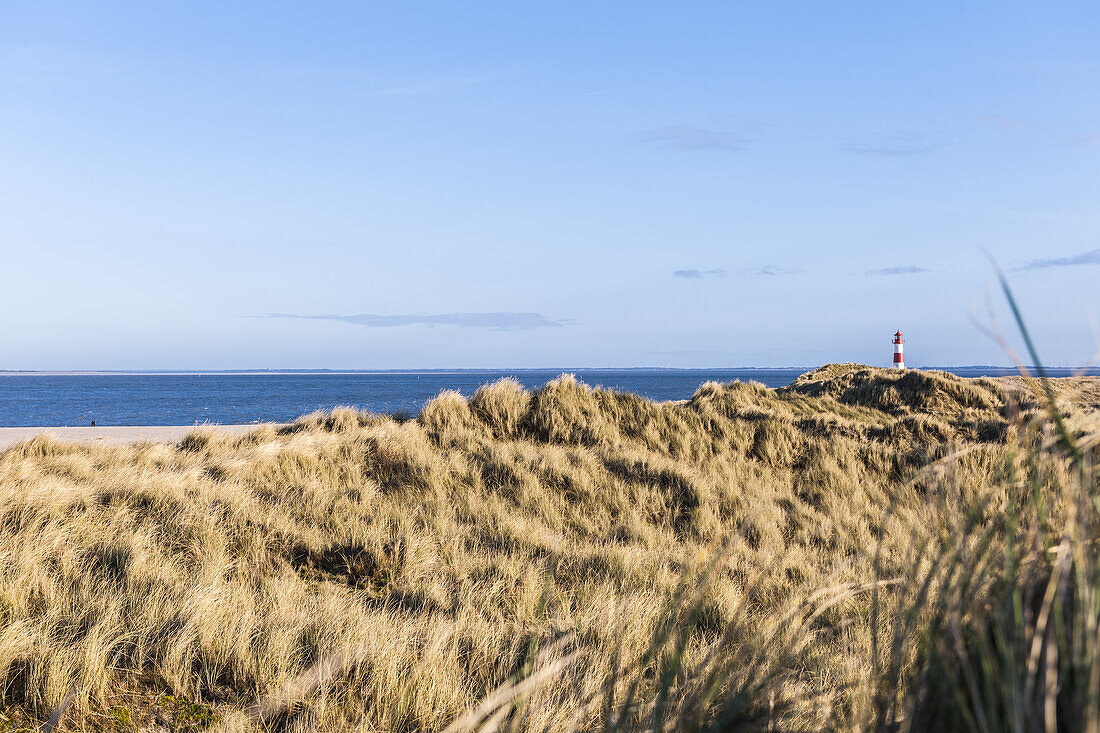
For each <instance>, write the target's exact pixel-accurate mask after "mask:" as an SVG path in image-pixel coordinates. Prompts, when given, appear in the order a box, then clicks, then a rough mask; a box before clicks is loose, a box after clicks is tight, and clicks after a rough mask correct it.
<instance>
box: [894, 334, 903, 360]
mask: <svg viewBox="0 0 1100 733" xmlns="http://www.w3.org/2000/svg"><path fill="white" fill-rule="evenodd" d="M904 344H905V339H903V338H902V337H901V331H898V332H897V333H895V334H894V369H904V368H905V354H904V353H903V352H902V348H903V346H904Z"/></svg>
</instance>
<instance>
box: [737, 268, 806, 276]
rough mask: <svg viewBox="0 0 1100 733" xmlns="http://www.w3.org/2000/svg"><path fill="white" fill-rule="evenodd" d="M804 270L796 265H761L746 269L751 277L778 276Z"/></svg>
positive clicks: (801, 272) (799, 272) (799, 273)
mask: <svg viewBox="0 0 1100 733" xmlns="http://www.w3.org/2000/svg"><path fill="white" fill-rule="evenodd" d="M803 272H804V270H800V269H799V268H797V267H780V266H778V265H763V266H761V267H754V268H752V269H751V270H749V271H748V273H749V274H750V275H752V276H753V277H779V276H782V275H801V274H803Z"/></svg>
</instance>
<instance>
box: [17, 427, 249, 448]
mask: <svg viewBox="0 0 1100 733" xmlns="http://www.w3.org/2000/svg"><path fill="white" fill-rule="evenodd" d="M257 427H259V426H258V425H144V426H105V427H94V428H93V427H63V428H58V427H49V428H0V450H3V449H5V448H9V447H11V446H13V445H15V444H16V443H21V442H23V441H25V440H30V439H31V438H33V437H35V436H37V435H42V434H43V433H49V434H50V435H52V436H54V437H55V438H58V439H59V440H65V441H69V442H73V443H95V442H98V441H104V442H107V443H137V442H139V441H143V440H148V441H153V442H158V443H172V442H175V441H177V440H180V439H181V438H183V436H185V435H187V434H188V433H189V432H191V431H192V430H198V429H200V428H208V429H213V430H220V431H224V432H227V433H232V434H234V435H243V434H244V433H247V432H248V431H250V430H255V429H256V428H257Z"/></svg>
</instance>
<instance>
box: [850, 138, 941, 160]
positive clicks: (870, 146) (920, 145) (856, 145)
mask: <svg viewBox="0 0 1100 733" xmlns="http://www.w3.org/2000/svg"><path fill="white" fill-rule="evenodd" d="M948 145H950V143H949V142H945V141H943V140H942V139H935V138H933V137H930V136H927V135H919V134H908V133H898V134H896V135H889V136H887V137H883V138H878V139H872V140H861V141H854V142H851V143H848V144H847V145H845V146H844V147H842V148H841V150H842V151H843V152H845V153H852V154H855V155H868V156H871V157H875V158H906V157H910V156H913V155H923V154H924V153H933V152H935V151H937V150H942V149H943V148H946V147H947V146H948Z"/></svg>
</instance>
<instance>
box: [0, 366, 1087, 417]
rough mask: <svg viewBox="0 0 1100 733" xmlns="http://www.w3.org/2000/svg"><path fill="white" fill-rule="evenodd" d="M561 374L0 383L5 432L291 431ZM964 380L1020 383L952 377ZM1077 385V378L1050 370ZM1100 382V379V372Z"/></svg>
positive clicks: (770, 376) (757, 374)
mask: <svg viewBox="0 0 1100 733" xmlns="http://www.w3.org/2000/svg"><path fill="white" fill-rule="evenodd" d="M561 371H562V370H559V369H553V370H549V369H548V370H518V371H488V370H486V371H465V370H463V371H413V372H381V373H354V374H335V373H323V372H322V373H312V374H301V373H297V374H280V373H264V374H227V373H215V374H201V375H200V374H60V375H58V374H17V373H16V374H12V373H8V374H0V426H3V427H36V426H51V427H52V426H62V425H88V424H89V423H90V422H91V421H92V420H95V422H96V424H97V425H192V424H195V423H204V422H210V423H222V424H235V423H254V422H265V421H272V422H286V421H289V420H293V419H294V418H296V417H298V416H300V415H304V414H306V413H308V412H312V411H314V410H324V409H329V408H331V407H334V406H336V405H352V406H355V407H358V408H361V409H364V410H369V411H372V412H381V413H399V412H403V413H411V414H415V413H417V412H419V410H420V408H421V407H422V406H423V405H424V402H425V401H426V400H428V399H430V398H431V397H434V396H435V395H437V394H439V392H440V391H441V390H444V389H456V390H458V391H459V392H461V393H463V394H465V395H467V396H469V395H471V394H473V393H474V391H475V390H476V389H477V388H478V387H479V386H480V385H482V384H486V383H487V382H492V381H493V380H496V379H500V378H501V377H509V376H510V377H515V378H516V379H518V380H519V381H520V382H522V383H523V384H524V385H526V386H527V387H532V388H534V387H539V386H541V385H543V384H545V383H546V382H547V381H548V380H550V379H553V378H554V377H556V376H558V375H559V374H560V373H561ZM803 371H806V370H804V369H628V370H608V369H600V370H574V373H575V374H576V375H577V378H578V379H581V380H582V381H584V382H586V383H588V384H591V385H593V386H602V387H608V388H611V389H616V390H622V391H626V392H634V393H637V394H639V395H642V396H644V397H648V398H650V399H653V400H680V399H686V398H688V397H690V396H691V394H692V393H693V392H694V391H695V389H696V388H697V387H698V386H699V385H700V384H702V383H703V382H706V381H708V380H716V381H722V382H726V381H732V380H735V379H740V380H742V381H748V380H756V381H758V382H762V383H764V384H766V385H768V386H769V387H782V386H785V385H787V384H790V383H791V381H793V380H794V379H795V378H796V377H797V376H798V375H799V374H801V373H802V372H803ZM950 371H953V372H955V373H956V374H959V375H960V376H982V375H988V376H996V375H999V374H1008V373H1012V372H1011V370H1002V369H996V368H978V367H966V368H960V369H951V370H950ZM1051 372H1052V376H1068V375H1069V374H1070V370H1067V369H1054V370H1051ZM1093 373H1096V372H1095V370H1094V371H1093Z"/></svg>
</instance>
